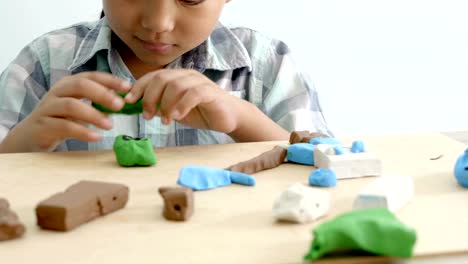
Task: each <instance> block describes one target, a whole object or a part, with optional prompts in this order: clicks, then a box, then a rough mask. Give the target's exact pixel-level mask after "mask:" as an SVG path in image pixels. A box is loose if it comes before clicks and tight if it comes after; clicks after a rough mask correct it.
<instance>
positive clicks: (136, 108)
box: [92, 93, 143, 115]
mask: <svg viewBox="0 0 468 264" xmlns="http://www.w3.org/2000/svg"><path fill="white" fill-rule="evenodd" d="M118 95H119V96H120V97H124V96H125V95H126V94H125V93H118ZM92 105H93V107H94V108H96V109H97V110H99V111H101V112H103V113H110V114H125V115H133V114H140V113H143V98H140V100H138V101H137V102H136V103H134V104H127V103H126V104H125V105H124V107H122V109H120V110H119V111H114V110H111V109H109V108H107V107H105V106H103V105H101V104H97V103H94V102H93V103H92Z"/></svg>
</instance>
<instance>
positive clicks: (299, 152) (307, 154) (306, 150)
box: [287, 143, 315, 166]
mask: <svg viewBox="0 0 468 264" xmlns="http://www.w3.org/2000/svg"><path fill="white" fill-rule="evenodd" d="M314 148H315V145H312V144H309V143H296V144H294V145H290V146H289V147H288V154H287V159H288V161H290V162H294V163H299V164H304V165H310V166H314V164H315V161H314Z"/></svg>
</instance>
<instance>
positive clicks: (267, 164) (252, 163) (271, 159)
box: [227, 146, 288, 174]
mask: <svg viewBox="0 0 468 264" xmlns="http://www.w3.org/2000/svg"><path fill="white" fill-rule="evenodd" d="M287 153H288V150H287V149H285V148H283V147H280V146H275V147H274V148H273V149H272V150H269V151H267V152H264V153H262V154H260V155H259V156H257V157H255V158H253V159H250V160H246V161H243V162H240V163H237V164H235V165H232V166H230V167H229V168H227V169H228V170H230V171H237V172H241V173H246V174H253V173H256V172H259V171H263V170H268V169H272V168H276V167H278V166H279V165H281V164H282V163H283V162H284V159H285V158H286V154H287Z"/></svg>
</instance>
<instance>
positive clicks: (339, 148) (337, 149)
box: [333, 146, 344, 155]
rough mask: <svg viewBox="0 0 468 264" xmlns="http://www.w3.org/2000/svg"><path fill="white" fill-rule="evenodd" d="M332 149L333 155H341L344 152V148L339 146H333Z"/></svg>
mask: <svg viewBox="0 0 468 264" xmlns="http://www.w3.org/2000/svg"><path fill="white" fill-rule="evenodd" d="M333 150H335V155H343V154H344V150H343V148H342V147H340V146H335V147H333Z"/></svg>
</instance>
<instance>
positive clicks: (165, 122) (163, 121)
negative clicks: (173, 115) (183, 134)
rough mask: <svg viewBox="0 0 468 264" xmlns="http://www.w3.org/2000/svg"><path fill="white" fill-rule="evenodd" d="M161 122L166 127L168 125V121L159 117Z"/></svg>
mask: <svg viewBox="0 0 468 264" xmlns="http://www.w3.org/2000/svg"><path fill="white" fill-rule="evenodd" d="M161 122H162V123H163V124H164V125H167V124H168V123H169V120H168V119H167V117H165V116H163V117H161Z"/></svg>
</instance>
